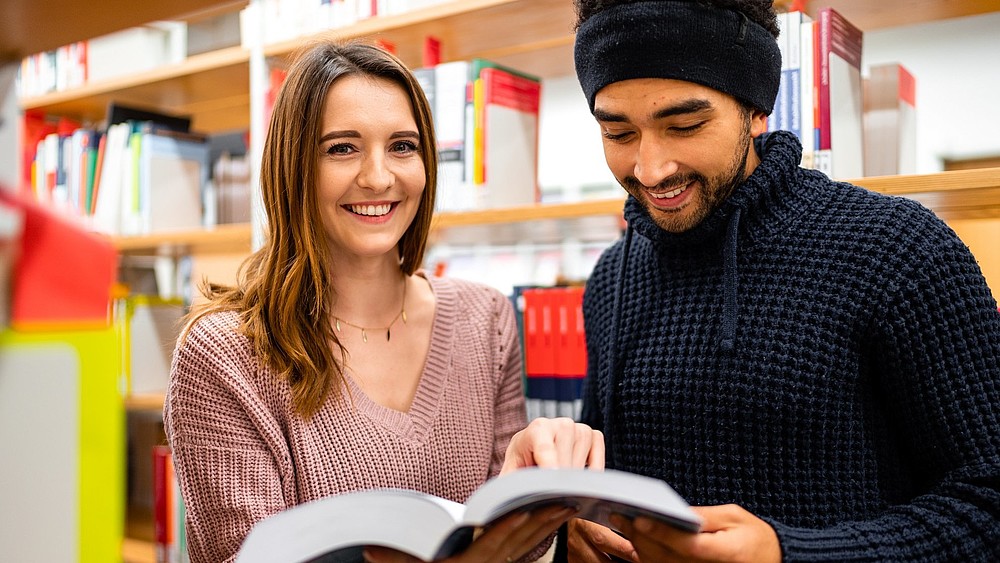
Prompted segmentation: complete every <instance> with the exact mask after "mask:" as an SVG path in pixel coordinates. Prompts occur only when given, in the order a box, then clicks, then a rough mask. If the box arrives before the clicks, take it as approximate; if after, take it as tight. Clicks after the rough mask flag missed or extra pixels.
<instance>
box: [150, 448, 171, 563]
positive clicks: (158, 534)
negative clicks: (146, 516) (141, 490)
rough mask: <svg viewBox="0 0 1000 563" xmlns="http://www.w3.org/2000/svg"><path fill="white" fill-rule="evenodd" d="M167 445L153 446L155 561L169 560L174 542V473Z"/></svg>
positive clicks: (165, 561) (162, 562)
mask: <svg viewBox="0 0 1000 563" xmlns="http://www.w3.org/2000/svg"><path fill="white" fill-rule="evenodd" d="M173 473H174V472H173V463H172V461H171V455H170V447H169V446H153V541H154V543H155V544H156V561H157V563H168V562H169V561H170V549H171V546H172V544H173V542H174V536H175V534H174V530H173V522H174V517H173V510H174V508H173V507H174V483H173V480H174V475H173Z"/></svg>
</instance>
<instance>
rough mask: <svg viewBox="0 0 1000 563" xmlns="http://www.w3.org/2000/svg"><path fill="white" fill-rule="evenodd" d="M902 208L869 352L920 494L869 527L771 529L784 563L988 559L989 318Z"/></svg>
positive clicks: (991, 309) (917, 216) (921, 220)
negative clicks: (893, 261) (900, 234)
mask: <svg viewBox="0 0 1000 563" xmlns="http://www.w3.org/2000/svg"><path fill="white" fill-rule="evenodd" d="M909 207H910V213H909V217H907V219H908V221H907V226H908V228H910V229H911V236H908V237H906V238H905V240H902V241H900V242H899V244H900V245H901V248H900V251H901V252H900V255H908V258H907V257H904V258H902V259H901V262H900V265H899V268H898V269H897V270H896V272H893V276H892V277H893V281H892V282H890V284H889V287H888V288H887V290H888V291H887V298H886V300H885V303H884V307H883V309H884V310H883V311H881V312H880V314H877V315H875V318H876V319H877V321H876V326H874V327H873V328H872V334H873V335H874V338H873V340H874V341H873V342H872V351H871V353H872V354H873V355H874V356H876V357H877V358H880V360H879V362H878V363H877V365H876V367H877V369H879V371H880V373H879V374H876V376H877V378H879V380H880V385H881V392H882V393H883V394H884V398H885V400H886V401H887V404H888V405H889V406H888V408H889V409H890V411H891V413H892V415H893V419H894V420H895V421H896V423H897V426H898V428H897V430H898V432H899V434H900V435H901V436H903V437H904V441H903V443H901V444H899V447H900V448H903V449H904V451H905V452H907V454H908V457H909V459H912V460H913V466H914V468H915V470H916V471H917V473H918V475H919V478H920V481H921V482H920V483H919V484H918V485H919V486H920V487H921V489H922V490H923V491H924V492H923V493H922V494H919V495H917V496H915V497H914V498H912V499H911V500H910V501H909V502H907V503H905V504H901V505H896V506H893V507H891V508H890V509H889V510H888V511H886V512H885V513H884V514H882V515H881V516H880V517H878V518H876V519H873V520H867V521H852V522H842V523H840V524H838V525H835V526H833V527H830V528H827V529H819V530H817V529H800V528H791V527H788V526H784V525H782V524H781V523H780V522H771V524H772V525H773V526H774V528H775V529H776V531H777V532H778V536H779V538H780V541H781V546H782V550H783V554H784V557H785V559H786V560H829V561H858V560H876V561H998V560H1000V408H998V405H1000V313H998V311H997V305H996V302H995V301H994V300H993V297H992V296H991V294H990V290H989V288H988V286H987V285H986V283H985V280H984V279H983V276H982V273H981V272H980V270H979V267H978V265H977V264H976V261H975V258H974V257H973V256H972V255H971V254H970V253H969V251H968V249H967V248H966V247H965V245H964V244H963V243H962V242H961V240H959V239H958V237H957V236H955V234H954V233H953V232H952V231H951V230H950V229H949V228H948V227H947V226H945V225H944V224H943V223H940V222H939V221H938V220H937V219H936V218H933V217H928V215H930V212H928V211H926V210H924V209H922V208H919V207H918V206H916V205H915V204H913V205H910V206H909Z"/></svg>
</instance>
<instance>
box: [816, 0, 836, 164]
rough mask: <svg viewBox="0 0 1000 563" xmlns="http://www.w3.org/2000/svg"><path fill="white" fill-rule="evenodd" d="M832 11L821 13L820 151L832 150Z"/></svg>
mask: <svg viewBox="0 0 1000 563" xmlns="http://www.w3.org/2000/svg"><path fill="white" fill-rule="evenodd" d="M831 17H832V15H831V10H830V9H829V8H824V9H822V10H820V12H819V49H818V51H819V52H818V55H819V65H818V66H817V69H818V70H819V121H818V122H817V127H818V129H819V144H818V145H817V146H816V148H817V149H819V150H824V149H829V148H830V19H831Z"/></svg>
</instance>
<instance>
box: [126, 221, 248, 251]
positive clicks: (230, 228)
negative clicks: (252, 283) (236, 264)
mask: <svg viewBox="0 0 1000 563" xmlns="http://www.w3.org/2000/svg"><path fill="white" fill-rule="evenodd" d="M109 238H110V240H111V242H112V244H114V246H115V248H116V249H117V250H118V252H119V253H121V254H137V255H148V254H157V255H177V254H187V253H216V254H218V253H225V252H247V253H249V252H250V245H251V242H250V240H251V228H250V224H249V223H238V224H233V225H218V226H216V227H211V228H205V229H191V230H185V231H175V232H165V233H157V234H152V235H141V236H130V237H109Z"/></svg>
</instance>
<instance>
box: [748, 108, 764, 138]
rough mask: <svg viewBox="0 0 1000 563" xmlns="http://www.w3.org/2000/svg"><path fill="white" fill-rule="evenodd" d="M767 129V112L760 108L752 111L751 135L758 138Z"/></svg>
mask: <svg viewBox="0 0 1000 563" xmlns="http://www.w3.org/2000/svg"><path fill="white" fill-rule="evenodd" d="M766 131H767V114H765V113H764V112H762V111H760V110H759V109H755V110H751V113H750V136H751V137H753V138H754V139H756V138H757V137H759V136H761V135H762V134H764V133H765V132H766Z"/></svg>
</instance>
